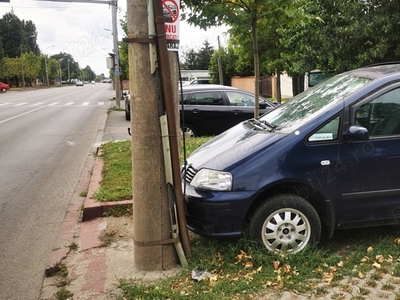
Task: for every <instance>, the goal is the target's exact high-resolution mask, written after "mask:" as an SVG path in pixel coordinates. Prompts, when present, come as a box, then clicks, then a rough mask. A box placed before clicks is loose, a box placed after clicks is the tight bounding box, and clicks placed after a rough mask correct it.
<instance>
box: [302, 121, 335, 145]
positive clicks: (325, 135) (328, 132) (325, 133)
mask: <svg viewBox="0 0 400 300" xmlns="http://www.w3.org/2000/svg"><path fill="white" fill-rule="evenodd" d="M339 125H340V117H339V116H337V117H336V118H334V119H333V120H330V121H329V122H328V123H326V124H325V125H324V126H322V127H321V128H320V129H318V130H317V131H316V132H314V133H313V134H312V135H310V137H309V138H308V141H309V142H321V141H337V139H338V136H339Z"/></svg>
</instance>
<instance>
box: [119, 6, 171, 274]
mask: <svg viewBox="0 0 400 300" xmlns="http://www.w3.org/2000/svg"><path fill="white" fill-rule="evenodd" d="M160 1H161V0H160ZM147 15H148V13H147V1H141V0H128V1H127V16H128V38H148V36H149V34H148V32H149V29H148V21H147ZM128 54H129V79H130V80H129V85H130V86H129V88H130V94H131V133H132V189H133V229H134V230H133V232H134V243H135V244H134V265H135V267H136V268H138V269H140V270H164V269H170V268H172V267H175V266H176V265H177V262H178V260H177V255H176V253H175V247H174V244H173V243H165V242H168V240H169V239H170V238H171V222H170V216H169V207H168V196H167V188H166V179H165V168H164V158H163V151H162V140H161V127H160V121H159V112H160V101H159V88H160V85H159V83H160V82H159V78H157V77H156V75H154V74H151V72H150V51H149V44H148V43H143V42H142V43H139V42H131V43H129V46H128Z"/></svg>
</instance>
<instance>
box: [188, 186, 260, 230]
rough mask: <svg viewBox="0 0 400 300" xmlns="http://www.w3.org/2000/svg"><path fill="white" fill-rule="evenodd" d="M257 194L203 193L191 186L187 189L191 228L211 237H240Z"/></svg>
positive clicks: (189, 224)
mask: <svg viewBox="0 0 400 300" xmlns="http://www.w3.org/2000/svg"><path fill="white" fill-rule="evenodd" d="M254 195H255V192H254V191H230V192H221V191H204V190H198V189H195V188H194V187H192V186H190V185H186V187H185V189H184V201H185V215H186V221H187V224H188V228H189V230H190V231H193V232H194V233H197V234H200V235H204V236H209V237H238V236H240V235H241V233H242V228H243V225H244V224H245V220H246V214H247V211H248V209H249V207H250V204H251V203H252V201H253V198H254Z"/></svg>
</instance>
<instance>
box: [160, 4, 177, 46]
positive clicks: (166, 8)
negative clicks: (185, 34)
mask: <svg viewBox="0 0 400 300" xmlns="http://www.w3.org/2000/svg"><path fill="white" fill-rule="evenodd" d="M162 5H163V12H164V16H165V17H170V18H172V22H166V23H165V34H166V36H167V46H168V50H169V51H178V50H179V17H180V0H162Z"/></svg>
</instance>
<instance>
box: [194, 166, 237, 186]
mask: <svg viewBox="0 0 400 300" xmlns="http://www.w3.org/2000/svg"><path fill="white" fill-rule="evenodd" d="M190 184H191V185H192V186H194V187H196V188H199V189H204V190H213V191H230V190H231V189H232V174H231V173H229V172H222V171H216V170H210V169H201V170H200V171H198V172H197V174H196V175H195V176H194V177H193V179H192V181H191V182H190Z"/></svg>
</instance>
